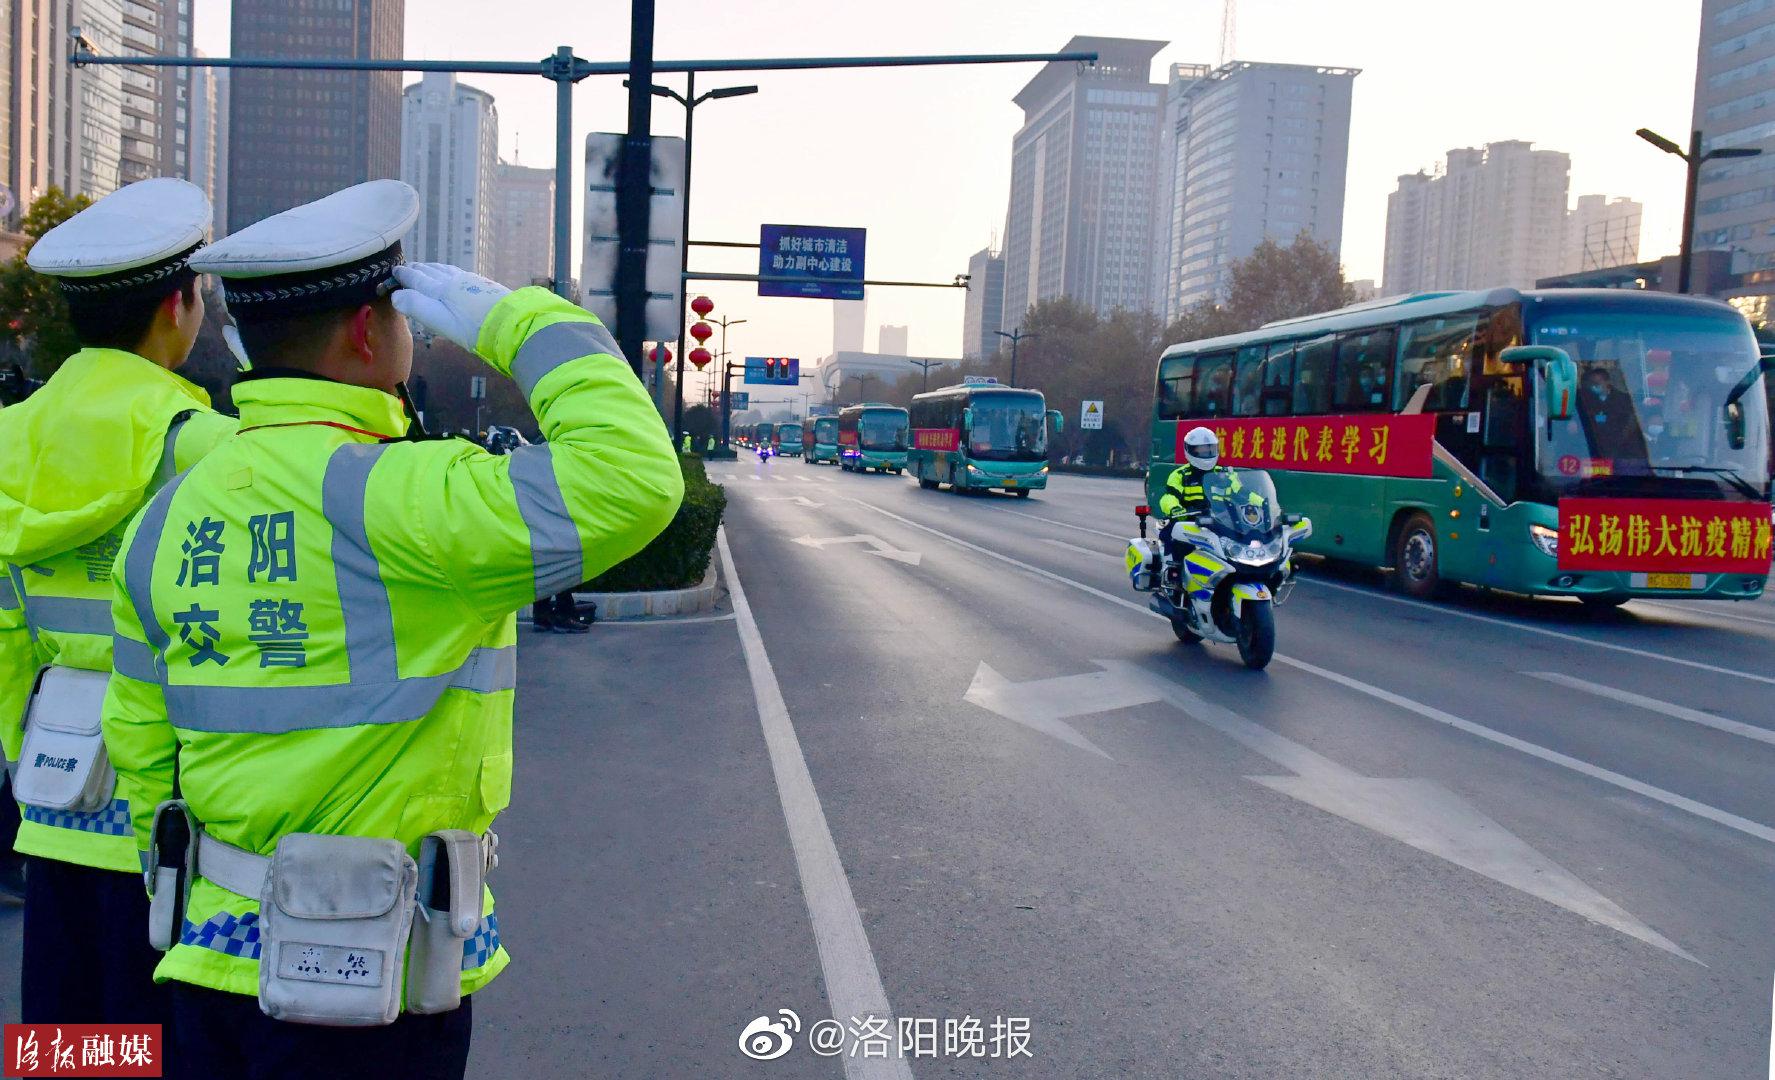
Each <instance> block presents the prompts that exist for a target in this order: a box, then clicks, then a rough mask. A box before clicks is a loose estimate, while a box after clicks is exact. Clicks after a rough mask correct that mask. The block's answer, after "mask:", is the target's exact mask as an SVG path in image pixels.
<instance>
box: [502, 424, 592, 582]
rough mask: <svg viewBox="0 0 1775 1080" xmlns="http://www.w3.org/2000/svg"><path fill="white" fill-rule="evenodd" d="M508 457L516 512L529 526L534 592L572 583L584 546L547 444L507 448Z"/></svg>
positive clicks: (579, 577)
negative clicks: (508, 451) (510, 449)
mask: <svg viewBox="0 0 1775 1080" xmlns="http://www.w3.org/2000/svg"><path fill="white" fill-rule="evenodd" d="M510 460H511V477H512V488H513V489H514V490H515V491H516V492H517V496H518V515H519V516H520V517H522V518H523V519H524V525H525V527H526V528H528V529H529V530H530V561H531V564H532V566H533V569H534V572H535V575H536V595H537V596H539V597H542V596H553V595H554V594H556V593H558V592H560V591H562V590H563V589H571V588H572V587H573V586H575V585H578V584H579V583H580V582H582V581H584V580H585V550H584V549H583V548H582V547H581V546H580V542H579V528H578V527H577V526H576V525H574V524H573V517H572V515H570V514H569V513H568V512H567V500H566V499H565V498H564V497H563V496H562V495H561V485H560V483H559V482H558V481H557V480H556V479H555V460H554V456H553V454H552V452H551V451H550V448H549V447H548V446H547V445H546V444H545V445H540V446H521V447H519V448H518V449H516V450H514V451H512V453H511V458H510Z"/></svg>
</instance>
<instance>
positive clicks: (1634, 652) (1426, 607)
mask: <svg viewBox="0 0 1775 1080" xmlns="http://www.w3.org/2000/svg"><path fill="white" fill-rule="evenodd" d="M1296 580H1298V581H1304V582H1306V583H1308V584H1310V585H1322V586H1324V587H1325V588H1327V589H1337V590H1339V591H1340V592H1349V593H1355V594H1357V595H1358V596H1366V597H1369V598H1370V599H1374V600H1384V601H1386V602H1387V603H1389V604H1404V605H1405V606H1407V607H1414V608H1417V609H1419V610H1420V611H1428V612H1433V613H1435V614H1437V615H1447V616H1450V617H1452V618H1457V619H1472V620H1473V621H1474V622H1482V623H1490V624H1492V625H1493V626H1502V627H1505V628H1507V629H1510V630H1520V631H1522V632H1523V633H1525V634H1540V635H1542V636H1543V637H1550V638H1558V639H1559V640H1561V641H1571V642H1576V643H1577V644H1579V645H1589V646H1591V647H1593V648H1597V649H1607V650H1609V651H1610V652H1619V653H1627V654H1628V655H1630V656H1639V657H1644V658H1645V659H1647V660H1660V661H1663V662H1664V663H1666V664H1679V665H1681V666H1683V667H1689V668H1696V669H1699V670H1701V671H1711V672H1713V673H1714V674H1715V675H1730V676H1732V677H1733V678H1737V679H1749V680H1750V681H1752V682H1760V683H1766V684H1768V685H1770V686H1775V675H1757V674H1755V673H1753V672H1749V671H1739V670H1738V669H1737V668H1729V667H1720V666H1719V665H1717V664H1706V663H1702V662H1701V661H1700V660H1689V659H1686V658H1684V657H1681V656H1671V655H1670V654H1668V653H1661V652H1653V651H1652V650H1650V649H1638V648H1634V647H1633V646H1631V645H1617V644H1615V643H1614V642H1612V641H1598V640H1596V639H1595V638H1587V637H1584V636H1582V635H1580V634H1568V633H1565V632H1564V631H1562V630H1549V629H1547V628H1546V627H1545V626H1530V625H1528V624H1527V623H1518V622H1511V621H1510V620H1508V619H1499V618H1496V617H1494V616H1491V615H1480V614H1478V613H1477V612H1472V611H1462V610H1460V609H1459V608H1453V607H1448V606H1446V605H1441V604H1426V603H1424V602H1423V601H1421V600H1412V599H1410V598H1408V597H1404V596H1388V595H1387V594H1386V593H1380V592H1375V591H1374V590H1373V589H1363V588H1358V587H1357V586H1354V585H1345V584H1343V583H1341V582H1337V581H1326V580H1325V579H1324V578H1320V577H1307V576H1305V575H1302V576H1301V577H1299V578H1297V579H1296Z"/></svg>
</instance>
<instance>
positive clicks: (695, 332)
mask: <svg viewBox="0 0 1775 1080" xmlns="http://www.w3.org/2000/svg"><path fill="white" fill-rule="evenodd" d="M714 334H715V328H714V327H713V326H710V325H709V324H708V323H706V322H700V323H697V324H696V325H694V326H692V327H691V328H690V336H691V337H693V338H696V340H697V344H699V345H700V344H702V343H703V342H705V341H707V340H709V338H711V337H713V336H714Z"/></svg>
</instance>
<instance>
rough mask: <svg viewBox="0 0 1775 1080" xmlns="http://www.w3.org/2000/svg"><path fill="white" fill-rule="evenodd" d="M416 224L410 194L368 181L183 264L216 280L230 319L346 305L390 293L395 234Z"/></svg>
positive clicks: (414, 198) (397, 259) (396, 259)
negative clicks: (218, 279)
mask: <svg viewBox="0 0 1775 1080" xmlns="http://www.w3.org/2000/svg"><path fill="white" fill-rule="evenodd" d="M418 219H419V193H418V192H416V191H414V190H413V189H412V188H411V187H409V186H408V185H406V184H403V183H401V182H400V181H399V180H372V181H370V182H369V183H367V184H358V185H357V186H356V187H349V188H346V189H345V190H344V191H337V192H334V193H333V194H331V195H328V196H327V197H326V198H324V199H317V200H315V201H314V202H311V203H305V204H303V205H301V206H297V207H294V208H292V209H289V210H285V211H284V212H283V213H281V214H273V215H272V216H270V217H268V218H266V219H264V220H263V221H258V222H255V223H253V224H251V225H248V226H247V227H246V228H244V229H241V230H240V231H239V232H236V233H234V234H233V235H232V236H229V237H227V238H225V239H222V240H218V241H217V242H216V243H214V244H211V245H210V246H209V247H206V248H204V249H203V250H202V251H201V252H199V253H198V254H197V255H196V256H195V257H193V258H192V260H191V267H192V269H194V270H197V271H198V272H199V273H204V274H215V275H216V276H218V277H220V278H221V279H222V291H223V295H224V296H225V297H226V299H227V301H228V313H229V314H230V315H231V316H233V317H234V319H235V320H236V321H237V322H238V321H243V320H244V321H251V320H254V319H276V318H288V317H290V316H292V315H304V314H309V313H312V312H316V311H324V310H327V309H329V308H341V307H352V306H355V305H357V304H364V303H368V302H369V301H371V300H374V299H375V298H377V297H378V296H383V295H386V294H387V293H388V292H389V291H391V290H392V288H393V282H394V276H393V275H394V268H395V267H396V266H399V265H400V264H401V262H402V258H401V242H400V241H401V237H402V236H404V235H405V234H406V233H407V231H408V230H409V229H411V228H412V227H413V223H414V222H415V221H417V220H418Z"/></svg>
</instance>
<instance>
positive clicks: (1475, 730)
mask: <svg viewBox="0 0 1775 1080" xmlns="http://www.w3.org/2000/svg"><path fill="white" fill-rule="evenodd" d="M850 501H851V502H854V503H856V504H857V505H858V506H862V507H866V508H868V509H870V510H873V511H875V512H876V513H878V514H883V515H885V516H887V517H890V518H893V519H894V520H895V521H898V522H900V523H901V524H903V525H908V526H910V527H912V528H914V529H920V530H923V531H924V532H928V533H930V534H931V535H932V536H938V537H942V538H943V539H945V540H948V541H949V542H950V543H952V544H955V545H957V546H959V547H964V548H967V549H968V550H970V551H975V552H978V553H979V554H981V555H984V556H986V557H987V558H989V559H997V560H998V561H999V562H1002V563H1005V564H1006V565H1009V566H1014V567H1016V568H1017V569H1019V570H1023V571H1025V572H1027V573H1031V574H1034V575H1036V576H1037V577H1041V578H1046V579H1047V580H1049V581H1052V582H1054V583H1056V584H1059V585H1065V586H1067V587H1068V588H1072V589H1077V590H1079V591H1080V592H1083V593H1089V594H1090V595H1092V596H1095V597H1097V598H1098V599H1099V600H1107V601H1109V602H1110V603H1112V604H1116V605H1118V606H1120V607H1125V608H1129V609H1131V610H1134V611H1138V612H1140V613H1141V614H1142V615H1150V616H1152V617H1153V618H1155V619H1163V618H1164V616H1163V615H1160V614H1159V613H1158V612H1156V611H1152V610H1150V609H1148V608H1146V607H1144V606H1142V605H1140V604H1136V603H1134V602H1132V601H1129V600H1124V599H1122V598H1121V597H1119V596H1113V595H1111V594H1109V593H1106V592H1104V591H1103V590H1102V589H1098V588H1094V587H1093V586H1090V585H1086V584H1085V583H1084V582H1082V581H1074V580H1072V579H1071V578H1068V577H1062V576H1061V575H1059V574H1056V573H1053V572H1052V571H1049V570H1043V569H1042V568H1041V567H1039V566H1031V565H1030V564H1029V563H1026V562H1023V561H1021V560H1018V559H1013V558H1011V557H1010V556H1009V555H1001V554H1000V553H998V552H996V551H992V550H990V549H987V548H983V547H981V546H980V545H978V544H970V543H968V542H967V541H966V540H963V539H961V538H960V537H956V536H950V535H949V534H948V533H945V532H940V531H938V530H937V529H933V528H931V527H930V526H929V525H921V524H919V523H918V522H916V521H911V520H909V519H907V518H903V517H901V516H900V515H898V514H896V513H893V512H892V511H888V510H883V509H882V508H881V507H879V506H875V505H872V504H870V503H866V502H864V501H863V500H861V499H852V500H850ZM1505 625H1510V624H1508V623H1506V624H1505ZM1580 640H1582V639H1580ZM1275 660H1276V662H1277V663H1281V664H1287V665H1288V666H1290V667H1294V668H1298V669H1300V670H1301V671H1305V672H1307V673H1308V674H1311V675H1317V676H1319V677H1320V678H1322V679H1327V680H1330V681H1331V682H1335V683H1338V684H1339V685H1341V686H1344V687H1347V688H1349V689H1351V690H1355V691H1356V692H1358V693H1361V694H1366V695H1368V696H1370V697H1374V698H1378V699H1379V700H1381V701H1385V702H1387V703H1388V704H1390V705H1395V706H1398V707H1399V708H1401V709H1404V710H1406V711H1407V712H1413V713H1417V714H1418V715H1419V716H1422V717H1424V718H1425V719H1426V720H1434V721H1436V722H1437V723H1439V724H1447V725H1448V726H1449V727H1452V728H1456V729H1458V730H1460V731H1464V732H1466V733H1467V734H1469V735H1474V736H1477V737H1478V738H1481V739H1485V740H1486V741H1488V742H1494V743H1497V744H1498V745H1500V746H1507V747H1509V748H1510V749H1512V750H1518V751H1521V752H1522V753H1524V754H1527V755H1529V756H1530V757H1534V758H1538V759H1540V760H1542V761H1545V762H1547V763H1549V764H1552V765H1558V766H1559V767H1560V768H1563V769H1570V770H1571V771H1573V772H1576V773H1579V774H1580V775H1583V776H1587V777H1590V778H1591V779H1592V780H1600V781H1602V782H1603V783H1605V784H1610V785H1613V786H1614V787H1618V788H1622V789H1624V790H1627V791H1631V792H1633V793H1634V794H1636V795H1643V796H1645V797H1646V798H1648V799H1651V800H1652V801H1654V802H1660V803H1663V804H1664V805H1666V806H1669V807H1673V808H1675V809H1677V810H1681V811H1684V812H1685V813H1689V814H1694V815H1695V816H1696V817H1699V818H1705V819H1706V820H1708V821H1711V822H1714V823H1715V824H1718V825H1724V826H1726V827H1727V828H1728V829H1734V830H1736V831H1738V832H1741V833H1744V834H1745V835H1746V836H1754V837H1756V838H1757V839H1758V840H1764V841H1767V842H1769V843H1771V844H1775V829H1772V828H1770V827H1769V826H1767V825H1761V824H1758V823H1757V822H1754V821H1751V820H1750V819H1748V818H1742V817H1739V816H1738V815H1736V814H1730V813H1727V812H1726V811H1724V810H1718V809H1715V808H1714V807H1711V806H1708V805H1707V804H1706V803H1702V802H1697V801H1695V800H1694V799H1691V798H1688V797H1686V796H1683V795H1678V794H1675V793H1674V792H1669V791H1665V790H1664V789H1663V788H1658V787H1653V786H1652V785H1651V784H1647V783H1643V782H1642V781H1639V780H1635V779H1633V778H1632V777H1629V776H1623V775H1621V774H1620V773H1618V772H1612V771H1610V770H1608V769H1604V768H1602V767H1601V766H1598V765H1592V764H1590V763H1589V762H1587V761H1580V760H1578V759H1577V758H1574V757H1570V756H1568V755H1565V754H1562V753H1560V752H1559V751H1557V750H1549V749H1547V748H1546V747H1544V746H1537V745H1536V744H1534V743H1531V742H1528V741H1527V740H1525V739H1519V738H1517V737H1516V736H1514V735H1506V734H1504V733H1503V732H1501V731H1494V730H1492V729H1491V728H1488V727H1486V726H1485V725H1483V724H1476V723H1474V722H1473V721H1471V720H1463V719H1461V718H1460V717H1458V716H1455V715H1453V714H1451V713H1445V712H1443V711H1442V710H1440V709H1437V708H1433V707H1431V706H1429V705H1424V704H1420V703H1419V702H1416V701H1413V700H1411V699H1410V698H1407V697H1402V696H1400V695H1398V694H1395V693H1393V692H1392V691H1389V690H1382V689H1381V688H1380V687H1378V686H1370V685H1369V684H1368V683H1365V682H1362V681H1361V680H1359V679H1352V678H1350V677H1349V676H1348V675H1340V674H1338V673H1337V672H1335V671H1327V670H1326V669H1324V668H1321V667H1316V666H1314V665H1312V664H1309V663H1307V662H1305V661H1304V660H1295V659H1293V658H1291V657H1287V656H1283V655H1282V654H1280V653H1277V654H1276V657H1275Z"/></svg>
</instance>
